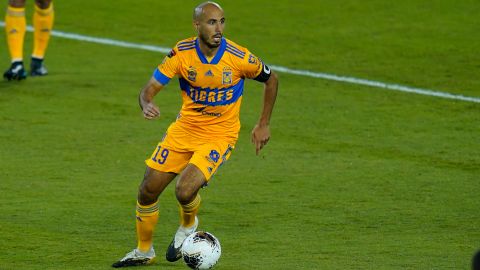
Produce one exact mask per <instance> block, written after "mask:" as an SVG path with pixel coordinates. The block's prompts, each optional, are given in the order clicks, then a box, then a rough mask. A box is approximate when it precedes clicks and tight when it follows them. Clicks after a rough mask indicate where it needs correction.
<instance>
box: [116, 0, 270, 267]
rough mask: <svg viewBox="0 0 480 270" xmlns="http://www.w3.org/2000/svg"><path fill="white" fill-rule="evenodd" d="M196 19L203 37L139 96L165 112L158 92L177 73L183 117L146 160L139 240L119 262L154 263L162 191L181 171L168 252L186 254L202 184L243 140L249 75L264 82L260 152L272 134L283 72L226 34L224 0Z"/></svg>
mask: <svg viewBox="0 0 480 270" xmlns="http://www.w3.org/2000/svg"><path fill="white" fill-rule="evenodd" d="M193 26H194V28H195V29H196V32H197V36H196V37H192V38H188V39H184V40H182V41H180V42H178V43H177V44H176V46H175V47H174V48H173V49H172V51H171V52H170V53H169V54H168V55H167V56H166V57H165V59H164V60H163V62H162V63H161V64H160V65H159V66H158V68H157V69H155V71H154V73H153V76H152V78H151V79H150V81H149V82H148V83H147V85H146V86H145V87H144V88H143V89H142V90H141V92H140V95H139V103H140V107H141V108H142V111H143V116H144V117H145V118H146V119H155V118H157V117H159V116H160V110H159V108H158V107H157V105H155V103H154V102H153V98H154V97H155V95H156V94H157V93H158V92H159V91H160V90H162V89H163V87H164V86H165V85H166V84H167V83H168V82H169V81H170V79H171V78H173V77H174V76H175V75H177V76H178V77H179V80H180V88H181V94H182V99H183V105H182V108H181V110H180V113H179V115H178V117H177V120H176V121H175V122H174V123H172V124H171V125H170V127H169V128H168V130H167V132H166V134H165V135H164V137H163V139H162V141H161V142H160V143H159V144H158V145H157V147H155V150H154V151H153V154H152V155H151V157H150V158H149V159H147V160H146V164H147V168H146V172H145V175H144V178H143V182H142V183H141V185H140V187H139V191H138V197H137V207H136V230H137V240H138V242H137V247H136V248H135V249H134V250H133V251H131V252H130V253H128V254H127V255H126V256H125V257H124V258H122V259H121V260H120V261H118V262H116V263H114V264H113V265H112V266H113V267H124V266H137V265H146V264H151V263H152V262H154V260H155V251H154V249H153V245H152V235H153V231H154V228H155V225H156V223H157V220H158V197H159V195H160V194H161V193H162V191H163V190H164V189H165V188H166V187H167V185H168V184H170V182H172V180H173V179H174V178H175V177H176V176H177V175H178V176H179V177H178V180H177V182H176V187H175V195H176V198H177V200H178V202H179V204H180V226H179V228H178V230H177V232H176V233H175V235H174V237H173V240H172V242H171V243H170V245H169V246H168V248H167V252H166V259H167V260H168V261H171V262H174V261H177V260H179V259H180V258H181V253H180V248H181V246H182V243H183V241H184V240H185V238H186V237H187V236H188V235H190V234H191V233H193V232H194V231H195V230H196V229H197V226H198V218H197V212H198V209H199V207H200V201H201V199H200V194H199V190H200V189H201V188H202V187H204V186H205V185H206V184H207V183H208V181H209V180H210V179H211V177H212V176H213V174H214V173H215V172H216V171H217V169H218V168H219V167H220V166H221V165H222V164H223V163H224V162H225V161H226V160H227V159H228V158H229V157H230V154H231V151H232V150H233V148H234V146H235V143H236V141H237V138H238V132H239V129H240V121H239V111H240V104H241V102H242V94H243V90H244V79H245V78H248V79H254V80H257V81H259V82H262V83H263V84H264V98H263V110H262V113H261V115H260V118H259V120H258V122H257V124H256V125H255V127H254V128H253V131H252V134H251V139H252V142H253V143H254V145H255V149H256V153H257V155H258V153H259V151H260V150H261V149H262V148H263V147H264V146H265V145H266V144H267V142H268V140H269V139H270V130H269V121H270V116H271V113H272V110H273V106H274V103H275V98H276V95H277V88H278V80H277V76H276V75H275V73H273V72H272V71H271V70H270V69H269V68H268V67H267V66H266V65H265V64H264V63H263V62H262V61H261V60H260V59H259V58H257V57H256V56H255V55H253V54H252V53H251V52H250V51H249V50H248V49H246V48H244V47H242V46H239V45H237V44H236V43H234V42H232V41H230V40H228V39H226V38H225V37H224V36H223V30H224V27H225V17H224V13H223V9H222V8H221V7H220V6H219V5H218V4H217V3H214V2H205V3H202V4H200V5H199V6H197V7H196V8H195V9H194V14H193Z"/></svg>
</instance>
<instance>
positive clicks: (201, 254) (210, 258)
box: [182, 231, 222, 269]
mask: <svg viewBox="0 0 480 270" xmlns="http://www.w3.org/2000/svg"><path fill="white" fill-rule="evenodd" d="M220 254H222V248H221V246H220V241H218V239H217V238H216V237H215V236H213V234H211V233H209V232H203V231H198V232H194V233H192V234H190V235H189V236H188V237H187V238H186V239H185V241H184V242H183V244H182V257H183V260H184V261H185V263H186V264H187V265H188V267H190V268H192V269H211V268H212V267H213V266H214V265H215V264H216V263H217V262H218V259H219V258H220Z"/></svg>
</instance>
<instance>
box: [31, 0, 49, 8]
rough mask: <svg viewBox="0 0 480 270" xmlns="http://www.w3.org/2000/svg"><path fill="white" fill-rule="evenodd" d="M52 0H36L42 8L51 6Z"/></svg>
mask: <svg viewBox="0 0 480 270" xmlns="http://www.w3.org/2000/svg"><path fill="white" fill-rule="evenodd" d="M51 2H52V0H35V4H37V6H38V7H40V8H41V9H46V8H48V7H49V6H50V3H51Z"/></svg>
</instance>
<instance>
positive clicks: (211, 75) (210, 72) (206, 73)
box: [205, 69, 213, 77]
mask: <svg viewBox="0 0 480 270" xmlns="http://www.w3.org/2000/svg"><path fill="white" fill-rule="evenodd" d="M205 77H213V72H212V71H211V70H210V69H209V70H208V71H207V72H205Z"/></svg>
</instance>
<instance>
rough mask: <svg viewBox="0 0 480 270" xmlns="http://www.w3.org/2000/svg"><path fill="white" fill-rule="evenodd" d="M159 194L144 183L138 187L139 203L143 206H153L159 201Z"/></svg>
mask: <svg viewBox="0 0 480 270" xmlns="http://www.w3.org/2000/svg"><path fill="white" fill-rule="evenodd" d="M157 198H158V193H157V192H155V190H152V189H151V188H149V186H148V184H147V183H146V182H145V181H143V183H142V184H141V185H140V187H138V202H139V203H140V204H142V205H148V204H152V203H154V202H156V201H157Z"/></svg>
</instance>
